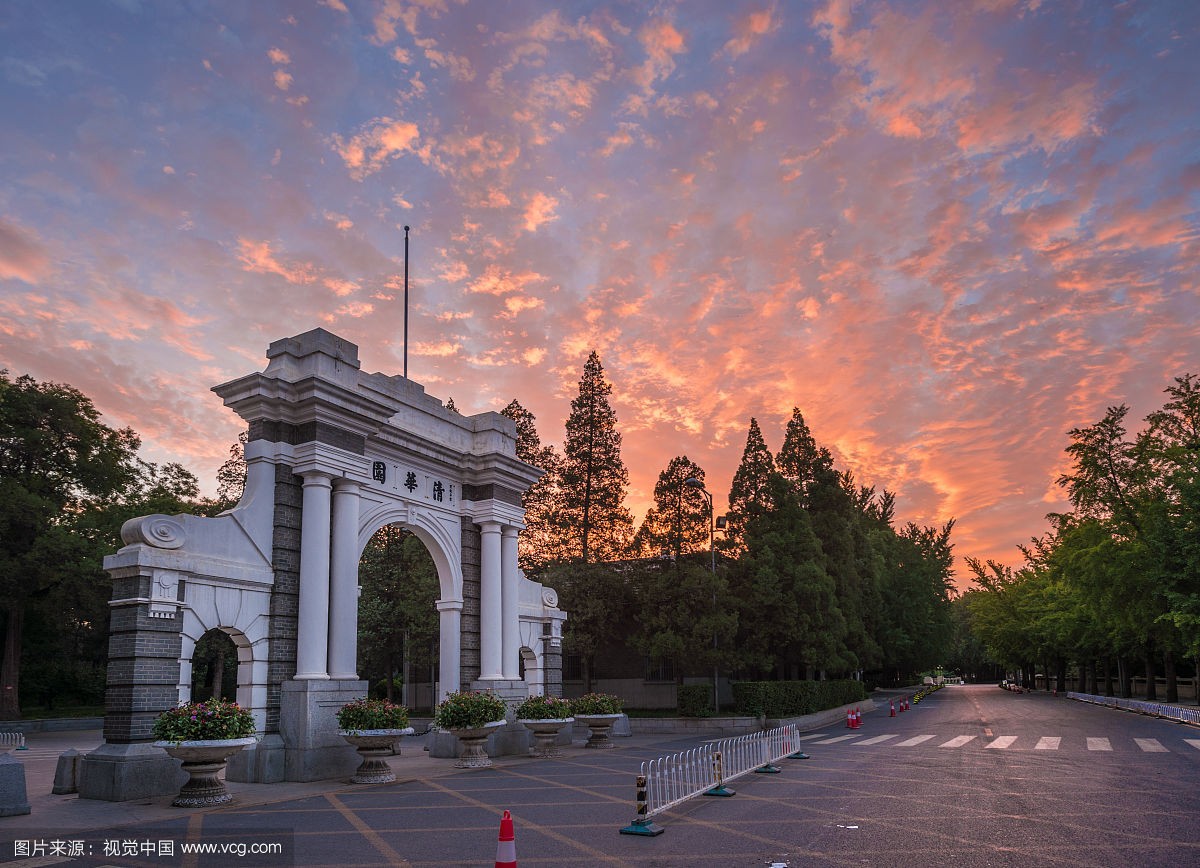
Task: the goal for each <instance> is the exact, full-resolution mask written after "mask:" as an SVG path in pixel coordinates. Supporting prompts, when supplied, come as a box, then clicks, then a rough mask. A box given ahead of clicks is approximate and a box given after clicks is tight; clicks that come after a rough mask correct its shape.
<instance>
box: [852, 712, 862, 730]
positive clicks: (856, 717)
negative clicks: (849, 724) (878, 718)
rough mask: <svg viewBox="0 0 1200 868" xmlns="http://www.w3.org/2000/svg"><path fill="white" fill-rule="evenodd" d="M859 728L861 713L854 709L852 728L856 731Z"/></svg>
mask: <svg viewBox="0 0 1200 868" xmlns="http://www.w3.org/2000/svg"><path fill="white" fill-rule="evenodd" d="M860 726H862V712H861V711H859V710H858V709H857V708H856V709H854V728H855V729H858V728H859V727H860Z"/></svg>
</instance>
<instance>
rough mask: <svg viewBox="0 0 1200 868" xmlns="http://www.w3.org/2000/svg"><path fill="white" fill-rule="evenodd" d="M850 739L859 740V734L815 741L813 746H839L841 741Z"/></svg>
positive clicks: (854, 733)
mask: <svg viewBox="0 0 1200 868" xmlns="http://www.w3.org/2000/svg"><path fill="white" fill-rule="evenodd" d="M849 738H858V733H856V732H852V733H850V734H849V735H838V736H834V737H833V738H826V739H822V740H821V741H815V742H813V744H837V743H838V742H839V741H845V740H846V739H849Z"/></svg>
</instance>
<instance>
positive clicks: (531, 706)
mask: <svg viewBox="0 0 1200 868" xmlns="http://www.w3.org/2000/svg"><path fill="white" fill-rule="evenodd" d="M570 716H571V700H569V699H559V698H558V697H557V696H531V697H529V698H528V699H526V700H525V701H524V702H522V703H521V704H520V705H518V706H517V720H565V719H566V718H568V717H570Z"/></svg>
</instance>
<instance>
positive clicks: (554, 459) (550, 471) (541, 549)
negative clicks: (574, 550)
mask: <svg viewBox="0 0 1200 868" xmlns="http://www.w3.org/2000/svg"><path fill="white" fill-rule="evenodd" d="M500 412H501V414H502V415H504V416H507V417H508V418H509V419H512V420H513V422H515V423H516V426H517V457H518V458H520V459H521V460H522V461H524V462H526V463H528V464H532V465H533V466H534V467H540V468H541V469H542V470H544V471H546V472H545V475H543V476H542V478H541V479H539V480H538V481H537V482H535V483H534V484H533V485H531V486H530V487H529V490H528V491H526V492H525V494H524V495H523V496H522V498H521V503H522V505H523V506H524V507H525V530H523V531H522V532H521V536H520V539H519V540H518V544H517V549H518V558H519V560H520V563H521V569H523V570H525V571H527V572H532V571H534V570H536V569H539V568H541V567H543V566H546V565H547V564H551V563H555V562H557V561H561V560H564V558H565V553H564V551H563V545H562V542H563V540H562V536H561V535H560V534H559V533H558V530H557V527H556V520H557V519H556V517H557V514H558V504H559V501H560V487H561V486H560V473H561V467H560V465H561V464H562V459H561V458H560V457H559V455H558V453H557V452H555V451H554V447H553V446H549V445H546V446H543V445H542V440H541V438H540V437H539V436H538V432H537V425H536V422H537V419H536V417H535V416H534V415H533V413H531V412H529V411H528V410H526V409H525V408H524V407H523V406H521V402H520V401H518V400H517V399H516V398H513V399H512V401H510V402H509V404H508V406H507V407H505V408H504V409H503V410H501V411H500Z"/></svg>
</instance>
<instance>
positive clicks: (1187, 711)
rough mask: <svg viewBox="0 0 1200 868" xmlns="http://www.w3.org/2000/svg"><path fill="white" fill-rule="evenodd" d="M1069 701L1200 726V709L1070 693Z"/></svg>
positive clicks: (1117, 697) (1116, 697) (1068, 695)
mask: <svg viewBox="0 0 1200 868" xmlns="http://www.w3.org/2000/svg"><path fill="white" fill-rule="evenodd" d="M1067 699H1077V700H1079V701H1080V702H1090V703H1092V704H1094V705H1106V706H1108V707H1109V708H1123V709H1124V710H1126V711H1136V712H1138V713H1139V714H1153V715H1154V716H1155V717H1163V718H1166V719H1167V720H1178V721H1180V722H1181V723H1192V724H1196V725H1197V726H1200V708H1183V707H1181V706H1178V705H1166V704H1164V703H1161V702H1145V701H1143V700H1140V699H1122V698H1120V697H1119V696H1093V695H1092V694H1090V693H1068V694H1067Z"/></svg>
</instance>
